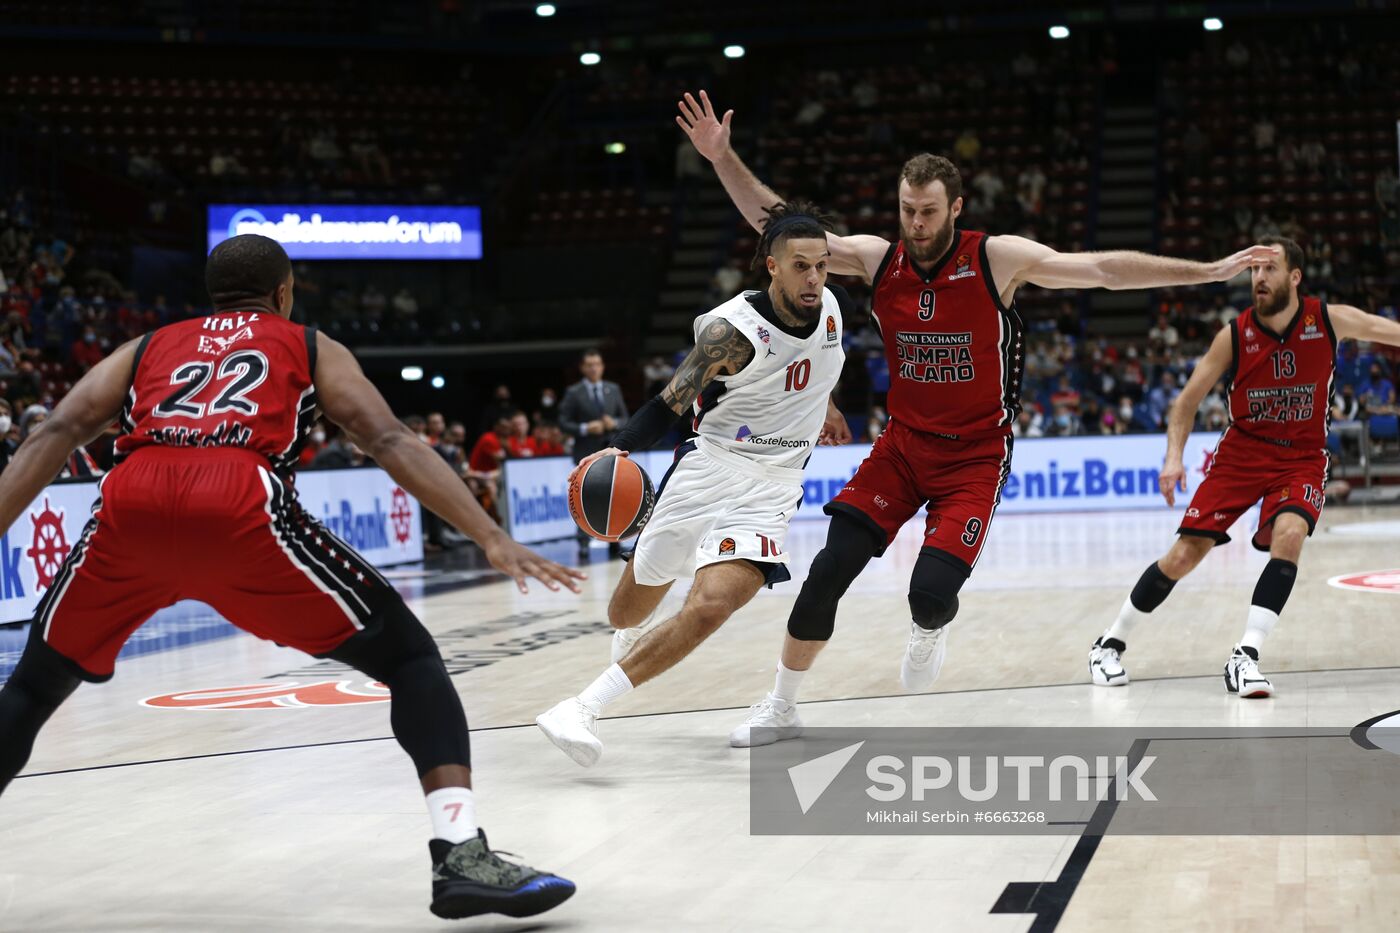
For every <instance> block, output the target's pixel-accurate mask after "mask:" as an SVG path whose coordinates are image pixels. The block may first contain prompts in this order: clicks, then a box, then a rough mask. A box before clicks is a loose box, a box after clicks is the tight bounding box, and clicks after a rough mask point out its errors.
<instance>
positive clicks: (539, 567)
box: [485, 534, 588, 593]
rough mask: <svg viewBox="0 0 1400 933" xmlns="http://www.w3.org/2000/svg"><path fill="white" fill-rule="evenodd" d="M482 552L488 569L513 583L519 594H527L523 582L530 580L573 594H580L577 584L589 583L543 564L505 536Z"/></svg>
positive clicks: (579, 574) (571, 571)
mask: <svg viewBox="0 0 1400 933" xmlns="http://www.w3.org/2000/svg"><path fill="white" fill-rule="evenodd" d="M485 551H486V559H487V560H488V561H490V563H491V566H492V567H495V568H496V569H497V570H499V571H500V572H501V573H503V574H505V575H506V576H508V577H510V578H511V579H513V580H515V585H516V586H517V587H519V588H520V592H522V593H527V592H529V589H528V587H527V586H526V585H525V581H526V580H527V579H529V578H530V577H534V578H535V579H536V580H539V581H540V582H541V583H543V584H544V585H545V588H546V589H549V590H554V591H557V590H558V589H559V585H560V584H561V583H562V584H563V585H564V586H566V587H568V588H569V589H570V590H572V591H573V592H575V593H577V592H579V585H578V581H579V580H587V579H588V574H586V573H584V572H583V571H581V570H575V569H573V568H572V567H564V566H562V565H560V564H556V563H555V562H554V561H552V560H546V559H545V558H543V557H541V556H540V555H538V554H536V553H535V552H534V551H532V550H530V549H529V548H527V547H526V546H525V545H523V544H521V543H520V542H518V541H514V540H512V539H511V538H510V537H509V536H507V535H505V534H501V535H500V536H499V537H497V538H494V539H493V540H492V541H491V542H490V543H488V544H487V545H486V547H485Z"/></svg>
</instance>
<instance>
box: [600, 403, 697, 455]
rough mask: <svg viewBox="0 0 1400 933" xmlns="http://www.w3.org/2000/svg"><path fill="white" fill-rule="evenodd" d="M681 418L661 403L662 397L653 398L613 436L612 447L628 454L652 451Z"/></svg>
mask: <svg viewBox="0 0 1400 933" xmlns="http://www.w3.org/2000/svg"><path fill="white" fill-rule="evenodd" d="M680 417H681V416H680V415H678V414H676V413H675V412H674V411H672V410H671V409H670V407H669V406H667V404H666V403H665V402H663V401H661V396H659V395H656V396H652V398H651V399H650V400H649V401H648V402H647V403H646V404H645V405H643V406H642V407H641V408H639V409H637V413H636V414H635V415H633V416H632V417H631V418H628V419H627V424H626V425H625V426H624V427H623V428H622V429H621V430H619V431H618V432H617V434H616V435H614V436H613V441H612V446H614V447H616V448H617V449H618V450H626V451H628V452H631V451H634V450H650V449H651V447H652V445H654V444H655V443H656V442H657V441H659V440H661V438H663V437H665V436H666V432H667V431H669V430H671V427H672V425H674V424H675V423H676V421H677V420H678V419H679V418H680Z"/></svg>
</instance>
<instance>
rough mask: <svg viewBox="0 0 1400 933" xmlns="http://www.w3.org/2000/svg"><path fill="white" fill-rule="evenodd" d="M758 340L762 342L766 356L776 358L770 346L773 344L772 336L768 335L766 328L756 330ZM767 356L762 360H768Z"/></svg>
mask: <svg viewBox="0 0 1400 933" xmlns="http://www.w3.org/2000/svg"><path fill="white" fill-rule="evenodd" d="M758 339H759V340H762V341H763V345H764V346H765V347H767V348H768V356H777V354H776V353H774V352H773V347H772V346H771V344H772V342H773V336H772V335H771V334H770V333H768V330H767V329H766V328H763V327H760V328H759V329H758ZM768 356H765V357H764V359H765V360H766V359H768Z"/></svg>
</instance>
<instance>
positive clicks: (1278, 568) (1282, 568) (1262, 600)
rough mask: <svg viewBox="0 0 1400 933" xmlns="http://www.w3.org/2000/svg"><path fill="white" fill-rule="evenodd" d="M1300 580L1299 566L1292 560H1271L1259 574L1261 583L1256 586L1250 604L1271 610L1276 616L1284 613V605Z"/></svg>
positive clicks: (1275, 558)
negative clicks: (1298, 579)
mask: <svg viewBox="0 0 1400 933" xmlns="http://www.w3.org/2000/svg"><path fill="white" fill-rule="evenodd" d="M1297 578H1298V565H1297V564H1295V563H1293V561H1291V560H1280V559H1279V558H1277V557H1274V558H1270V559H1269V562H1268V563H1267V564H1265V565H1264V571H1263V573H1261V574H1259V582H1258V583H1256V584H1254V598H1253V599H1252V600H1250V602H1251V603H1252V604H1254V605H1256V606H1260V607H1262V608H1264V609H1267V610H1269V611H1270V612H1272V613H1274V614H1275V615H1281V614H1282V613H1283V606H1284V603H1286V602H1288V596H1289V594H1290V593H1292V592H1293V581H1294V580H1296V579H1297Z"/></svg>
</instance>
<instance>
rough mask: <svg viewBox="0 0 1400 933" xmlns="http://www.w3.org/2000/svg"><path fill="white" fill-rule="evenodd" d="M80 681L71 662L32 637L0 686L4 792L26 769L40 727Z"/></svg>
mask: <svg viewBox="0 0 1400 933" xmlns="http://www.w3.org/2000/svg"><path fill="white" fill-rule="evenodd" d="M80 683H82V680H81V678H79V677H78V676H77V675H76V674H74V673H73V670H72V664H71V662H69V661H68V660H67V659H65V658H64V657H63V656H62V655H60V654H59V653H58V652H57V651H54V650H53V649H52V648H50V647H49V646H48V645H47V644H45V643H44V642H43V641H42V640H40V639H37V638H31V639H30V641H29V644H28V646H27V647H26V648H25V649H24V654H23V655H21V656H20V659H19V663H18V664H17V665H15V670H14V673H12V674H11V675H10V679H9V681H8V682H7V683H6V684H5V686H4V688H3V689H0V792H3V791H4V790H5V788H6V787H8V786H9V784H10V781H12V780H13V779H14V777H15V775H17V774H19V772H20V771H22V770H23V769H24V766H25V765H26V764H27V763H28V762H29V754H30V752H31V751H33V749H34V739H35V737H37V736H38V735H39V730H40V729H42V728H43V727H44V723H46V722H48V721H49V717H50V716H52V715H53V714H54V710H56V709H58V707H59V706H60V705H62V703H63V701H64V700H66V699H68V697H69V696H71V695H72V693H73V691H74V690H76V689H78V684H80Z"/></svg>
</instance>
